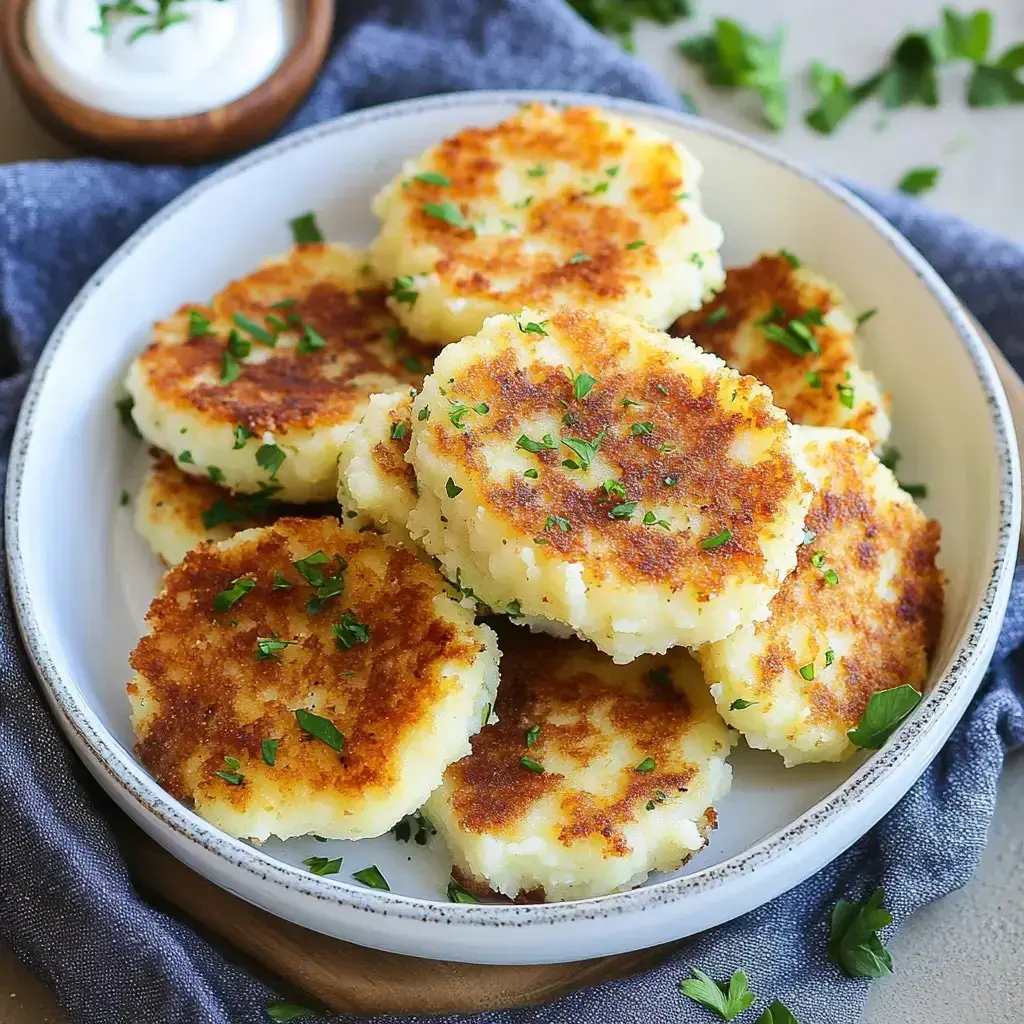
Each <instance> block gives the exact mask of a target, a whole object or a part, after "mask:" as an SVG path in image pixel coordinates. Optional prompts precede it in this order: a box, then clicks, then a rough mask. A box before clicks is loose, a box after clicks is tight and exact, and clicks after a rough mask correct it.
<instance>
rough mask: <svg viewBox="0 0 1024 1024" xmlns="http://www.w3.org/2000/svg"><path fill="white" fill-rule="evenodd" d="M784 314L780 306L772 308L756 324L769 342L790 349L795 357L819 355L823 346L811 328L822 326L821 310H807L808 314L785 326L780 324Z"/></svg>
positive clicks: (794, 319) (795, 318) (815, 308)
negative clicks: (812, 353)
mask: <svg viewBox="0 0 1024 1024" xmlns="http://www.w3.org/2000/svg"><path fill="white" fill-rule="evenodd" d="M783 316H784V314H783V312H782V310H781V309H780V308H779V306H778V305H774V306H772V308H771V310H770V311H769V312H768V313H767V314H766V315H765V316H763V317H761V318H760V319H758V320H755V321H754V323H755V325H756V326H757V327H760V328H761V329H762V330H763V331H764V333H765V335H766V336H767V337H768V339H769V340H771V341H774V342H775V343H776V344H777V345H781V346H782V347H783V348H785V349H789V351H790V352H792V353H793V354H794V355H797V356H805V355H807V354H808V353H809V352H814V353H818V352H820V351H821V346H820V345H819V344H818V339H817V338H815V336H814V332H813V331H812V330H811V327H812V326H814V327H818V326H821V324H822V323H823V318H822V315H821V310H820V309H818V308H817V307H816V306H815V307H814V308H813V309H809V310H807V312H806V313H803V314H801V315H800V316H798V317H794V318H793V319H792V320H790V321H788V323H786V324H785V325H783V324H781V323H779V322H778V321H780V320H781V319H782V318H783Z"/></svg>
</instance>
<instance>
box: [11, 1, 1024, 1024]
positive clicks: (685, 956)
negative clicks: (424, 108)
mask: <svg viewBox="0 0 1024 1024" xmlns="http://www.w3.org/2000/svg"><path fill="white" fill-rule="evenodd" d="M524 87H536V88H543V89H552V88H564V89H573V90H578V91H591V92H596V93H607V94H612V95H616V96H628V97H632V98H635V99H642V100H648V101H651V102H655V103H662V104H665V105H668V106H676V105H678V101H677V98H676V96H675V94H674V93H673V92H672V91H671V90H670V89H668V88H667V87H666V86H665V85H664V84H662V83H661V82H659V81H658V80H657V79H656V78H655V77H654V76H653V74H652V73H650V72H649V71H648V70H646V69H645V68H644V67H643V66H642V65H640V64H639V63H637V62H635V61H634V60H632V59H631V58H629V57H627V56H626V55H624V54H623V53H622V52H621V51H620V50H619V48H618V47H617V46H616V45H615V44H614V43H611V42H609V41H608V40H606V39H604V38H602V37H601V36H599V35H597V34H596V33H595V32H593V31H592V30H591V29H590V28H589V27H588V26H587V25H585V24H584V23H583V22H582V21H580V20H579V19H578V18H577V17H576V15H575V14H573V13H572V11H571V10H570V9H569V8H568V6H567V5H566V4H564V3H563V2H562V0H520V2H515V0H478V2H474V0H395V2H393V3H374V4H342V5H339V10H338V26H337V30H336V39H335V46H334V50H333V53H332V56H331V57H330V59H329V61H328V63H327V65H326V67H325V69H324V72H323V74H322V76H321V77H320V79H319V81H318V83H317V85H316V87H315V89H314V91H313V93H312V94H311V96H310V97H309V99H308V100H307V102H306V103H305V104H304V105H303V107H302V108H301V110H300V111H299V112H298V113H297V114H296V115H295V116H294V117H293V118H292V120H291V121H290V123H289V124H288V126H287V128H286V131H292V130H294V129H296V128H300V127H303V126H305V125H309V124H312V123H314V122H316V121H319V120H322V119H323V118H326V117H331V116H334V115H337V114H340V113H342V112H344V111H347V110H352V109H354V108H357V107H363V106H368V105H372V104H375V103H381V102H384V101H387V100H395V99H403V98H406V97H410V96H416V95H424V94H429V93H437V92H446V91H452V90H457V89H478V88H524ZM203 173H205V169H200V170H196V169H188V170H186V169H181V168H173V167H166V168H146V169H141V168H137V167H133V166H129V165H125V164H115V163H108V162H105V161H101V160H91V159H88V160H87V159H82V160H74V161H67V162H60V163H54V162H42V163H35V164H23V165H16V166H11V167H5V168H0V374H2V375H4V376H3V379H0V432H2V437H3V439H4V440H3V447H2V451H0V472H3V473H5V472H6V466H7V455H8V450H9V444H10V427H11V425H12V424H13V422H14V419H15V417H16V415H17V411H18V406H19V403H20V400H21V396H22V393H23V391H24V387H25V384H26V381H27V376H28V374H29V373H30V371H31V367H32V365H33V363H34V362H35V360H36V358H37V357H38V355H39V352H40V350H41V348H42V346H43V344H44V342H45V341H46V338H47V336H48V335H49V333H50V331H51V330H52V328H53V326H54V324H55V323H56V321H57V318H58V317H59V315H60V314H61V313H62V312H63V310H64V308H65V307H66V306H67V305H68V303H69V302H70V301H71V299H72V297H73V296H74V295H75V293H76V292H77V291H78V290H79V288H80V287H81V286H82V285H83V284H84V283H85V281H86V279H87V278H88V276H89V275H90V274H91V273H92V272H93V271H94V270H95V269H96V268H97V267H98V266H99V265H100V263H101V262H102V261H103V260H104V259H106V257H107V256H108V255H109V254H110V252H111V251H112V250H113V249H114V248H115V246H117V245H118V244H119V243H120V242H122V241H123V240H124V239H125V238H127V237H128V236H129V235H130V234H131V233H132V232H133V231H134V230H135V229H136V228H137V227H138V226H139V225H140V224H141V223H142V222H143V221H144V220H145V219H146V218H148V217H149V216H150V215H151V214H152V213H154V212H155V211H156V210H157V209H159V208H160V207H161V206H162V205H163V204H165V203H166V202H167V201H168V200H169V199H171V198H172V197H173V196H175V195H176V194H177V193H179V192H180V191H181V190H182V189H183V188H185V187H186V186H188V185H189V184H191V183H192V182H193V181H195V180H196V179H197V178H198V177H200V176H201V175H202V174H203ZM862 194H864V195H865V196H866V198H867V199H868V201H869V202H871V203H873V204H874V205H875V206H876V207H878V208H879V209H880V210H881V211H882V213H883V214H884V215H885V216H886V217H888V218H889V219H890V220H891V221H892V222H893V223H894V224H895V225H896V226H897V227H898V228H899V229H900V230H901V231H903V232H904V234H906V235H907V237H908V238H909V239H910V240H911V241H912V242H913V244H914V245H916V246H917V248H918V249H920V250H921V252H923V253H924V254H925V256H926V257H927V258H928V259H929V260H930V261H931V262H932V264H933V265H934V266H935V267H936V268H937V269H938V271H939V273H940V274H942V275H943V276H944V277H945V279H946V280H947V281H948V282H949V284H950V285H951V286H952V287H953V288H954V290H955V291H956V292H957V294H958V295H959V296H960V298H961V299H962V300H963V301H964V302H965V303H966V305H967V306H968V307H969V308H970V309H971V310H972V311H973V312H974V313H975V315H977V316H978V318H979V319H980V320H981V322H982V323H983V324H984V325H985V327H986V328H987V329H988V331H989V332H990V333H991V335H992V336H993V337H994V338H995V339H996V341H997V342H998V343H999V344H1000V345H1001V346H1002V347H1003V350H1004V351H1005V352H1006V353H1007V355H1008V356H1009V357H1010V359H1011V361H1013V362H1015V364H1016V365H1017V367H1018V369H1024V333H1022V332H1024V326H1022V325H1024V250H1022V249H1021V248H1020V247H1018V246H1015V245H1012V244H1010V243H1008V242H1005V241H1002V240H1000V239H998V238H995V237H993V236H991V235H988V234H986V233H984V232H982V231H979V230H976V229H975V228H972V227H970V226H969V225H967V224H964V223H962V222H960V221H957V220H955V219H953V218H951V217H948V216H944V215H941V214H938V213H935V212H933V211H930V210H927V209H926V208H925V207H923V206H921V205H919V204H917V203H915V202H912V201H909V200H905V199H901V198H896V197H893V196H890V195H884V194H879V193H874V192H868V193H862ZM1022 642H1024V575H1022V574H1021V573H1020V572H1019V573H1018V577H1017V579H1016V580H1015V584H1014V589H1013V597H1012V599H1011V603H1010V612H1009V614H1008V616H1007V619H1006V624H1005V626H1004V628H1003V632H1002V636H1001V637H1000V641H999V645H998V649H997V652H996V656H995V660H994V662H993V667H992V669H991V671H990V672H989V675H988V677H987V680H986V683H985V685H984V687H983V689H982V691H981V692H980V693H979V695H978V696H977V698H976V699H975V701H974V702H973V704H972V705H971V708H970V710H969V711H968V713H967V715H966V716H965V718H964V720H963V721H962V722H961V724H960V725H959V727H958V728H957V730H956V731H955V733H954V734H953V736H952V738H951V739H950V741H949V743H948V744H947V746H946V747H945V749H944V750H943V752H942V753H941V755H940V756H939V757H938V758H937V759H936V760H935V762H934V764H932V765H931V767H930V768H929V769H928V770H927V772H926V773H925V775H924V776H923V777H922V779H921V780H920V782H918V784H917V785H916V786H915V787H914V789H913V790H911V792H910V793H909V794H908V795H907V796H906V798H905V799H904V800H903V801H902V802H901V803H900V804H899V805H898V806H897V807H896V808H895V809H894V810H893V811H892V812H891V813H890V814H889V815H888V817H887V818H886V819H885V820H884V821H883V822H882V823H881V824H880V825H879V826H878V827H876V828H875V829H874V830H872V832H870V833H869V834H868V835H867V836H865V837H864V839H862V840H861V841H860V842H859V843H857V844H856V845H855V846H854V847H852V848H851V849H850V850H848V851H847V852H846V853H845V854H844V855H843V856H841V857H840V858H839V859H838V860H836V861H835V862H834V863H833V864H831V865H830V866H829V867H827V868H826V869H825V870H823V871H821V872H820V873H819V874H817V875H816V876H815V877H813V878H811V879H810V880H808V881H807V882H805V883H804V884H803V885H801V886H800V887H798V888H797V889H795V890H793V891H792V892H790V893H787V894H785V895H783V896H781V897H779V898H778V899H776V900H774V901H772V902H771V903H769V904H767V905H766V906H764V907H762V908H760V909H759V910H757V911H755V912H753V913H751V914H748V915H747V916H746V917H745V918H743V919H741V920H739V921H735V922H733V923H731V924H728V925H725V926H723V927H720V928H717V929H715V930H713V931H711V932H708V933H705V934H703V935H701V936H698V937H697V938H695V939H694V940H693V941H692V942H690V943H689V944H688V945H687V946H686V947H685V948H684V949H683V951H682V952H680V953H679V954H678V955H676V956H675V958H674V959H673V960H672V961H671V962H670V963H668V964H666V965H664V966H662V967H659V968H657V969H655V970H652V971H649V972H646V973H645V974H643V975H641V976H638V977H634V978H631V979H627V980H624V981H617V982H613V983H609V984H606V985H603V986H600V987H598V988H595V989H591V990H589V991H585V992H580V993H577V994H574V995H570V996H566V997H564V998H562V999H559V1000H557V1001H556V1002H554V1003H551V1004H549V1005H548V1006H546V1007H544V1008H540V1009H538V1008H532V1009H529V1008H528V1009H520V1010H513V1011H506V1012H501V1013H488V1014H481V1015H476V1016H472V1017H459V1018H456V1017H445V1018H443V1019H442V1024H455V1022H456V1021H460V1022H462V1024H526V1022H528V1021H538V1022H539V1021H544V1022H546V1024H598V1022H600V1024H607V1022H615V1024H661V1022H663V1021H664V1022H669V1021H672V1022H676V1021H683V1020H685V1021H708V1020H711V1019H712V1018H711V1017H710V1015H708V1014H706V1013H705V1011H704V1010H702V1009H701V1008H700V1007H698V1006H697V1005H696V1004H694V1003H691V1002H689V1001H686V1000H683V999H682V997H681V996H680V994H679V980H680V978H681V977H682V976H684V975H688V974H689V970H690V968H691V967H699V968H701V969H702V970H704V971H706V972H708V973H710V974H711V975H713V976H715V977H724V976H727V975H728V974H729V973H730V972H731V971H732V970H733V969H734V968H738V967H741V968H744V969H746V970H747V971H748V972H749V973H750V975H751V978H752V986H753V988H754V989H755V991H757V992H758V993H760V994H761V996H763V997H766V998H762V999H761V1000H759V1002H758V1004H757V1006H756V1008H755V1010H754V1011H751V1012H750V1013H749V1014H748V1015H747V1018H746V1019H753V1018H754V1017H755V1016H756V1015H757V1013H759V1012H760V1011H761V1010H762V1009H763V1008H764V1006H766V1005H767V1002H769V1001H770V1000H771V999H772V998H779V999H781V1000H782V1001H783V1002H784V1003H786V1004H787V1005H788V1007H789V1008H790V1009H791V1010H792V1011H793V1012H794V1013H795V1014H796V1016H797V1017H798V1019H799V1020H800V1021H802V1022H803V1024H811V1022H815V1024H818V1022H822V1024H824V1022H830V1024H831V1022H835V1024H842V1022H852V1021H855V1020H857V1019H858V1018H859V1017H860V1014H861V1012H862V1010H863V1006H864V1000H865V995H866V992H867V983H866V982H865V981H863V980H861V981H851V980H847V979H845V978H843V977H842V976H841V975H840V974H839V973H838V971H837V969H836V968H835V967H833V966H832V965H831V964H829V963H828V962H827V961H826V959H825V956H824V950H825V943H826V937H827V923H828V919H829V914H830V911H831V908H832V906H833V904H834V902H835V900H836V899H837V898H839V897H844V896H845V897H847V898H851V899H860V898H863V897H864V896H866V895H867V894H868V893H869V892H870V891H871V890H873V889H874V888H875V887H876V886H877V885H879V884H881V885H884V886H885V890H886V893H887V903H888V906H889V907H890V908H891V909H892V911H893V913H894V915H895V918H896V922H897V924H899V923H900V922H901V921H903V920H904V919H905V918H906V917H907V915H909V914H910V913H911V912H912V911H913V910H914V909H916V908H917V907H919V906H921V905H923V904H924V903H926V902H928V901H929V900H933V899H937V898H938V897H940V896H942V895H944V894H946V893H948V892H949V891H951V890H952V889H954V888H956V887H958V886H960V885H963V884H964V883H965V882H966V881H967V880H968V878H969V877H970V876H971V874H972V872H973V871H974V869H975V867H976V865H977V862H978V858H979V855H980V853H981V850H982V847H983V845H984V842H985V836H986V832H987V828H988V824H989V821H990V819H991V816H992V810H993V806H994V802H995V796H996V784H997V779H998V776H999V772H1000V769H1001V767H1002V763H1003V759H1004V757H1005V754H1006V753H1007V752H1008V751H1009V750H1010V749H1012V748H1014V747H1017V746H1020V745H1021V744H1022V743H1024V705H1022V689H1021V679H1022V672H1024V661H1022V655H1021V651H1020V647H1021V644H1022ZM84 774H85V773H84V769H83V768H82V767H81V765H79V764H78V763H77V761H76V760H75V758H74V756H73V755H72V754H71V753H70V751H69V749H68V747H67V746H66V745H65V744H64V742H63V740H62V739H61V737H60V735H59V733H58V731H57V729H56V727H55V725H54V723H53V721H52V720H51V718H50V716H49V714H48V712H47V710H46V708H45V706H44V703H43V700H42V698H41V697H40V695H39V692H38V690H37V689H36V687H35V685H34V684H33V681H32V675H31V671H30V669H29V667H28V664H27V661H26V657H25V654H24V652H23V650H22V649H21V646H20V643H19V640H18V637H17V633H16V630H15V626H14V623H13V617H12V613H11V606H10V597H9V594H8V592H7V590H6V588H4V592H3V595H2V601H0V837H2V841H0V937H2V938H3V939H4V940H5V941H6V942H7V943H8V944H9V945H10V946H11V947H13V949H14V950H15V951H16V952H17V953H18V955H20V956H21V957H22V959H23V960H24V961H25V962H26V963H27V964H28V966H29V967H30V968H31V969H32V970H33V971H34V972H35V973H36V974H37V975H38V976H39V977H40V978H41V979H42V981H43V982H44V983H45V984H46V985H47V986H48V987H49V988H50V989H52V990H53V991H54V992H55V994H56V996H57V999H58V1001H59V1002H60V1004H61V1005H62V1006H63V1007H64V1009H65V1011H66V1012H67V1014H68V1016H69V1018H70V1019H71V1020H72V1021H73V1022H74V1024H100V1022H102V1024H257V1022H261V1021H265V1020H266V1016H265V1014H264V1007H265V1005H266V1003H267V1002H268V1000H271V999H273V998H275V996H274V993H273V992H272V991H271V989H269V988H268V987H267V985H266V984H264V983H263V982H262V981H259V980H257V979H256V978H255V977H253V976H252V975H251V974H250V973H248V971H246V970H245V969H244V968H242V967H240V966H238V965H237V964H235V963H232V962H230V961H228V960H226V959H225V958H224V957H223V956H222V955H221V954H220V953H219V952H217V951H216V950H214V949H213V948H212V947H211V946H210V945H209V944H208V943H207V942H206V941H205V940H204V939H203V938H201V937H200V936H198V935H197V934H196V933H195V932H194V931H193V930H192V929H191V928H190V927H189V926H188V925H186V924H184V923H182V922H180V921H178V920H176V919H175V918H173V917H171V916H169V915H168V914H166V913H164V912H163V911H161V910H159V909H156V908H155V907H153V906H151V905H150V904H149V903H147V902H146V900H145V899H144V898H143V897H142V896H141V895H140V894H139V893H138V892H137V891H136V890H135V889H134V887H133V886H132V883H131V880H130V879H129V877H128V874H127V872H126V869H125V865H124V862H123V861H122V859H121V857H120V854H119V852H118V849H117V846H116V844H115V842H114V840H113V838H112V835H111V832H110V829H109V827H108V825H107V822H106V820H105V819H104V816H103V813H101V811H100V809H98V808H97V806H95V805H94V804H93V803H92V802H91V800H90V796H89V789H88V787H87V785H85V784H83V777H84ZM105 813H109V808H105ZM319 1019H325V1018H319ZM336 1019H352V1018H336ZM389 1019H390V1020H392V1021H393V1020H394V1018H389ZM374 1020H375V1021H383V1020H384V1018H374Z"/></svg>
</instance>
